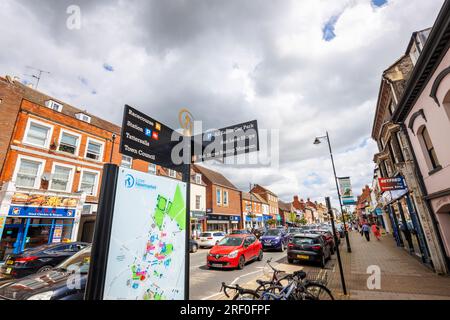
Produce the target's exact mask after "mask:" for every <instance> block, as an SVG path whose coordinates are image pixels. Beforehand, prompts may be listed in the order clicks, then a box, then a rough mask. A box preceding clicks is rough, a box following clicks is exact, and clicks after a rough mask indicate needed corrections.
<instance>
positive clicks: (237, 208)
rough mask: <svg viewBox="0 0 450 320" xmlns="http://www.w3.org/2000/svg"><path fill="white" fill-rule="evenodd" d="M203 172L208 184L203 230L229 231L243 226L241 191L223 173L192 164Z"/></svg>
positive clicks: (198, 171)
mask: <svg viewBox="0 0 450 320" xmlns="http://www.w3.org/2000/svg"><path fill="white" fill-rule="evenodd" d="M192 168H193V170H194V172H196V173H200V174H202V179H203V182H205V184H206V219H205V220H204V221H203V230H221V231H225V232H228V231H230V230H233V229H240V228H242V227H243V226H242V218H241V213H242V198H241V191H239V190H238V189H237V188H236V187H235V186H234V185H233V184H232V183H231V182H230V181H229V180H228V179H227V178H225V177H224V176H223V175H222V174H220V173H218V172H216V171H213V170H210V169H207V168H205V167H202V166H199V165H193V166H192Z"/></svg>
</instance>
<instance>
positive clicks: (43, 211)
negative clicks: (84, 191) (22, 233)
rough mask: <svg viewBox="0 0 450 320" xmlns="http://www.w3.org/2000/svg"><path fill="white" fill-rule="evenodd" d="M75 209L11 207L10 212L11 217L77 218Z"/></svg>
mask: <svg viewBox="0 0 450 320" xmlns="http://www.w3.org/2000/svg"><path fill="white" fill-rule="evenodd" d="M75 213H76V211H75V209H63V208H45V207H25V206H15V205H11V207H10V208H9V211H8V216H10V217H39V218H75Z"/></svg>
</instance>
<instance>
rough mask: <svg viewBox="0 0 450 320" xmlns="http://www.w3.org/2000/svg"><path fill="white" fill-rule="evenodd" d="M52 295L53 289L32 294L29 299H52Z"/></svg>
mask: <svg viewBox="0 0 450 320" xmlns="http://www.w3.org/2000/svg"><path fill="white" fill-rule="evenodd" d="M52 296H53V291H45V292H42V293H38V294H35V295H33V296H31V297H29V298H28V299H27V300H50V299H51V298H52Z"/></svg>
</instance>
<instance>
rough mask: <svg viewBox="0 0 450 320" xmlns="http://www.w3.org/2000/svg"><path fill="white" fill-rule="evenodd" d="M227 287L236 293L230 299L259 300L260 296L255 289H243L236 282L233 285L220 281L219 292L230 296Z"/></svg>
mask: <svg viewBox="0 0 450 320" xmlns="http://www.w3.org/2000/svg"><path fill="white" fill-rule="evenodd" d="M227 289H231V290H235V291H236V294H235V295H234V296H233V298H232V300H259V298H260V296H259V294H258V293H257V292H256V291H255V290H251V289H245V288H242V287H241V286H239V285H238V284H236V285H234V286H229V285H227V284H225V282H222V287H221V288H220V292H222V290H223V293H224V294H225V296H226V297H227V298H230V295H229V294H228V292H227Z"/></svg>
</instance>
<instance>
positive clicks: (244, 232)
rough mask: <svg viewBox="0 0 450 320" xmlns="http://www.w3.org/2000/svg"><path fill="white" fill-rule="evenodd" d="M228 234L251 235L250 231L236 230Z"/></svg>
mask: <svg viewBox="0 0 450 320" xmlns="http://www.w3.org/2000/svg"><path fill="white" fill-rule="evenodd" d="M230 234H252V233H251V232H250V231H248V230H247V229H237V230H232V231H231V232H230Z"/></svg>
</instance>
